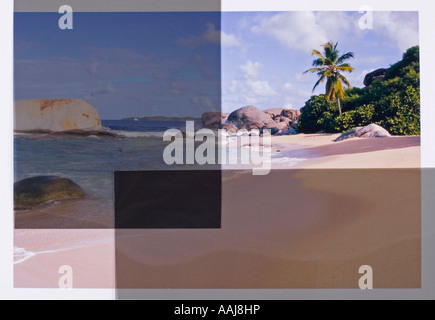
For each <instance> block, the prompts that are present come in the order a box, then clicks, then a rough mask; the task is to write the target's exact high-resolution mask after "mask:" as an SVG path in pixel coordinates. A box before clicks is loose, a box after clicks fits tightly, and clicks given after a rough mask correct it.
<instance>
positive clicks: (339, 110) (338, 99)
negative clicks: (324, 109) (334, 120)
mask: <svg viewBox="0 0 435 320" xmlns="http://www.w3.org/2000/svg"><path fill="white" fill-rule="evenodd" d="M337 101H338V112H340V114H341V103H340V98H337Z"/></svg>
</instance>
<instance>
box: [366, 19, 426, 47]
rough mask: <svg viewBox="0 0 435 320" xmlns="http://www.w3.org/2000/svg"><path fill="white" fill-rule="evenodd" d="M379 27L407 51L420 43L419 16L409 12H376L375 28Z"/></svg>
mask: <svg viewBox="0 0 435 320" xmlns="http://www.w3.org/2000/svg"><path fill="white" fill-rule="evenodd" d="M377 28H379V29H380V30H381V31H382V32H383V33H384V34H385V35H386V36H387V37H389V38H390V39H392V40H393V41H394V42H395V43H396V45H397V47H398V48H399V49H400V50H401V51H402V52H405V51H406V50H407V49H408V48H410V47H412V46H415V45H418V43H419V36H418V17H417V15H416V14H415V15H410V14H409V13H407V12H374V14H373V30H376V29H377Z"/></svg>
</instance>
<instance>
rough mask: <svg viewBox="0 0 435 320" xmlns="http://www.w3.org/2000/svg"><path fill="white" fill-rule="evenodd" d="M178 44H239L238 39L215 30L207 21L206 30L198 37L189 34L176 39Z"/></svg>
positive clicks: (224, 45)
mask: <svg viewBox="0 0 435 320" xmlns="http://www.w3.org/2000/svg"><path fill="white" fill-rule="evenodd" d="M177 42H178V44H181V45H185V46H198V45H200V44H202V43H214V44H218V45H221V46H223V47H237V46H240V44H241V43H240V40H239V39H238V38H237V37H236V36H235V35H233V34H228V33H225V32H223V31H220V30H216V27H215V25H214V24H213V23H211V22H208V23H207V25H206V31H205V32H204V33H203V34H202V35H200V36H199V37H195V36H190V37H188V38H181V39H178V41H177Z"/></svg>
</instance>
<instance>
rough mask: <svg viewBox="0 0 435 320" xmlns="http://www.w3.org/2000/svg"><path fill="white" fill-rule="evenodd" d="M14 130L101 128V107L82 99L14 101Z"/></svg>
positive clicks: (98, 129) (55, 130) (100, 129)
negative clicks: (98, 108)
mask: <svg viewBox="0 0 435 320" xmlns="http://www.w3.org/2000/svg"><path fill="white" fill-rule="evenodd" d="M14 130H15V131H20V132H38V131H40V132H41V131H48V132H60V131H69V130H83V131H102V130H103V127H102V126H101V120H100V116H99V114H98V111H97V110H96V109H95V108H94V107H92V106H91V105H90V104H89V103H88V102H86V101H85V100H81V99H55V100H49V99H38V100H21V101H15V126H14Z"/></svg>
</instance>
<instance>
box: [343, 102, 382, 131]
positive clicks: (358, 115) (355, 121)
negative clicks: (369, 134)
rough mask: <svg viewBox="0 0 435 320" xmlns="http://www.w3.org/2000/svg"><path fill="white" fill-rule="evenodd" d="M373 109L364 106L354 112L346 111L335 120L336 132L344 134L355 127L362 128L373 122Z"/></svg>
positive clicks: (366, 105) (369, 105) (369, 106)
mask: <svg viewBox="0 0 435 320" xmlns="http://www.w3.org/2000/svg"><path fill="white" fill-rule="evenodd" d="M374 114H375V107H374V106H373V105H371V104H365V105H363V106H361V107H359V108H357V109H355V110H351V111H347V112H344V113H342V114H341V115H339V116H338V117H337V119H336V128H335V129H336V131H339V132H345V131H348V130H350V129H352V128H355V127H362V126H366V125H369V124H370V123H372V122H373V116H374Z"/></svg>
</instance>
